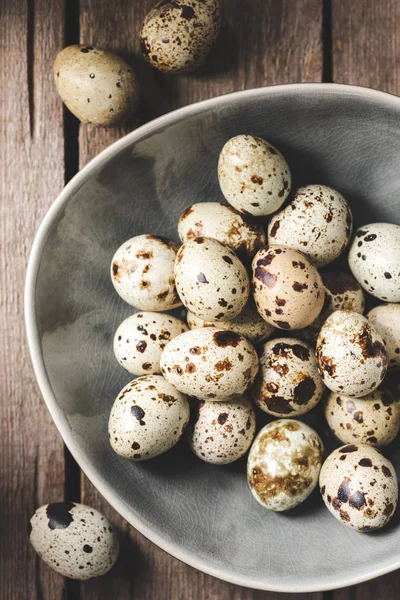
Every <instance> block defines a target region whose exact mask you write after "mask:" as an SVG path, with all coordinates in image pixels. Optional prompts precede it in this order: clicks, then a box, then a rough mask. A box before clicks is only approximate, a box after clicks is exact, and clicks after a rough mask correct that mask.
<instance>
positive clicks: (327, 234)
mask: <svg viewBox="0 0 400 600" xmlns="http://www.w3.org/2000/svg"><path fill="white" fill-rule="evenodd" d="M352 227H353V218H352V215H351V211H350V208H349V205H348V204H347V202H346V200H345V199H344V198H343V196H342V195H341V194H339V192H337V191H336V190H333V189H332V188H330V187H327V186H325V185H307V186H306V187H302V188H300V189H299V190H297V192H296V194H295V196H294V198H293V200H292V202H291V203H290V204H289V205H288V206H286V207H285V208H284V209H283V210H281V211H280V212H279V213H277V214H276V215H274V216H273V217H272V218H271V221H270V223H269V226H268V243H269V244H278V245H279V246H288V247H289V248H293V249H294V250H299V251H301V252H303V254H305V255H306V256H307V258H308V259H309V260H310V261H311V262H312V263H313V264H314V265H315V266H316V267H322V266H324V265H327V264H328V263H330V262H332V261H334V260H335V258H337V257H338V256H339V254H341V253H342V252H343V250H344V249H345V248H346V246H347V244H348V243H349V241H350V236H351V232H352Z"/></svg>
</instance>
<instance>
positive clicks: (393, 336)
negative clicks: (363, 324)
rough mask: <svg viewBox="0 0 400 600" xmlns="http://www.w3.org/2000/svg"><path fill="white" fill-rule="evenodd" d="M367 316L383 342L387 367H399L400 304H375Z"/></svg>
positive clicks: (394, 368) (393, 368) (395, 368)
mask: <svg viewBox="0 0 400 600" xmlns="http://www.w3.org/2000/svg"><path fill="white" fill-rule="evenodd" d="M367 318H368V321H369V322H370V323H372V325H373V326H374V327H375V329H376V330H377V332H378V333H379V335H380V336H381V337H382V338H383V340H384V342H385V346H386V352H387V354H388V359H389V365H388V368H389V369H390V370H398V369H400V304H382V305H381V306H376V307H375V308H373V309H372V310H370V311H369V313H368V314H367Z"/></svg>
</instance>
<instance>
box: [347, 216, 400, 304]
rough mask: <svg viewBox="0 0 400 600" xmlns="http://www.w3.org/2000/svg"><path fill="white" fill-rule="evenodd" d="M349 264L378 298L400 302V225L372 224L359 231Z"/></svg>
mask: <svg viewBox="0 0 400 600" xmlns="http://www.w3.org/2000/svg"><path fill="white" fill-rule="evenodd" d="M349 267H350V269H351V271H352V273H353V275H354V277H355V278H356V279H357V281H358V282H359V284H360V285H361V286H362V287H363V288H364V289H365V290H367V292H369V293H370V294H372V296H375V298H379V299H380V300H385V301H387V302H400V225H394V224H393V223H372V224H371V225H364V226H363V227H360V228H359V229H358V230H357V231H356V235H355V237H354V240H353V243H352V245H351V247H350V251H349Z"/></svg>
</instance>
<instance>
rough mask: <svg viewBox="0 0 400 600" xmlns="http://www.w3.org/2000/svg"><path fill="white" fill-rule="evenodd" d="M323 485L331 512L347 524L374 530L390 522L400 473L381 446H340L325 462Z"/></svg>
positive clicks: (320, 480) (321, 482)
mask: <svg viewBox="0 0 400 600" xmlns="http://www.w3.org/2000/svg"><path fill="white" fill-rule="evenodd" d="M319 485H320V489H321V494H322V498H323V500H324V502H325V505H326V507H327V508H328V510H329V512H330V513H331V514H332V515H333V516H334V517H336V519H338V520H339V521H341V523H343V524H344V525H348V526H349V527H353V528H354V529H357V530H358V531H371V530H373V529H379V528H380V527H383V526H384V525H386V524H387V523H388V522H389V521H390V519H391V518H392V516H393V513H394V511H395V510H396V506H397V497H398V491H397V477H396V472H395V470H394V467H393V465H392V463H391V462H390V461H389V460H388V459H387V458H385V456H384V455H383V454H382V452H380V450H378V449H377V448H373V447H372V446H370V445H368V444H350V445H348V446H342V447H341V448H337V449H336V450H334V451H333V452H332V454H330V455H329V456H328V458H327V459H326V461H325V462H324V464H323V465H322V469H321V473H320V477H319Z"/></svg>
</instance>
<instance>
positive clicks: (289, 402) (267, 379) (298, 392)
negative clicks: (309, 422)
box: [251, 338, 325, 417]
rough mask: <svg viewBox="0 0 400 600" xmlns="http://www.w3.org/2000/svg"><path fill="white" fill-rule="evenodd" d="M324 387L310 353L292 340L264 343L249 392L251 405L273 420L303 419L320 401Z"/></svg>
mask: <svg viewBox="0 0 400 600" xmlns="http://www.w3.org/2000/svg"><path fill="white" fill-rule="evenodd" d="M324 389H325V386H324V384H323V382H322V379H321V375H320V374H319V372H318V367H317V361H316V359H315V353H314V350H313V349H312V348H311V346H308V345H307V344H305V343H304V342H301V341H300V340H297V339H295V338H276V339H274V340H270V341H269V342H266V343H265V344H264V346H263V348H262V354H261V356H260V369H259V372H258V375H257V378H256V382H255V384H254V386H253V387H252V389H251V396H252V399H253V401H254V402H255V404H256V405H257V406H258V407H259V408H261V410H263V411H264V412H266V413H269V414H271V415H275V416H276V417H287V416H291V417H294V416H297V415H303V414H304V413H306V412H308V411H310V410H311V409H312V408H314V406H316V405H317V404H318V402H319V401H320V400H321V398H322V394H323V392H324Z"/></svg>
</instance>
